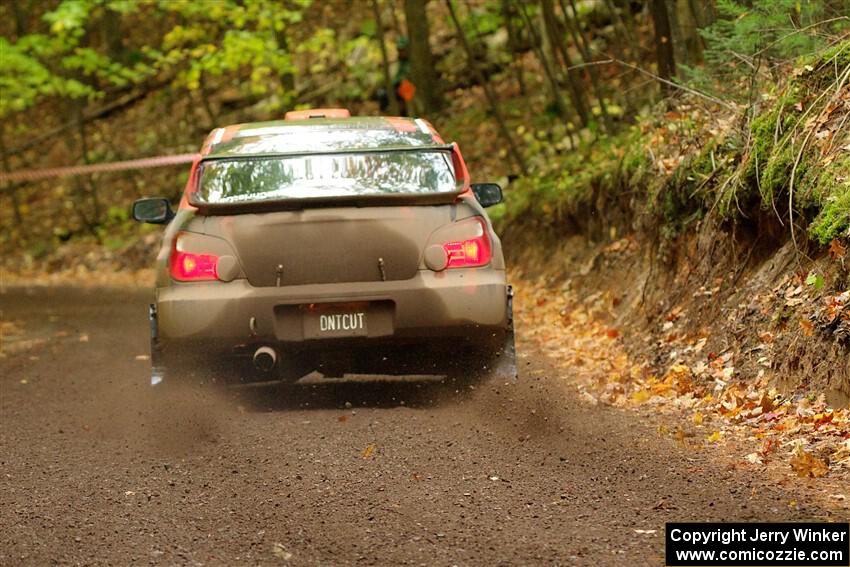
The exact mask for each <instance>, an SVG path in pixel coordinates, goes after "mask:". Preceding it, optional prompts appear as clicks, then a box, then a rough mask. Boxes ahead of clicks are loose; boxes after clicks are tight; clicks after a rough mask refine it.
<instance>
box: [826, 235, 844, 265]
mask: <svg viewBox="0 0 850 567" xmlns="http://www.w3.org/2000/svg"><path fill="white" fill-rule="evenodd" d="M829 255H830V257H831V258H832V259H833V260H838V259H839V258H843V257H844V256H846V255H847V247H846V246H844V245H843V244H841V242H839V241H838V239H837V238H833V239H832V242H830V243H829Z"/></svg>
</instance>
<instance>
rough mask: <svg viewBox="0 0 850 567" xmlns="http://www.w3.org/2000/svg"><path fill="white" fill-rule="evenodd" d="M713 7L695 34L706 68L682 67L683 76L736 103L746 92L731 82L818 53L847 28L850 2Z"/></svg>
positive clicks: (733, 2)
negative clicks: (702, 46) (711, 19)
mask: <svg viewBox="0 0 850 567" xmlns="http://www.w3.org/2000/svg"><path fill="white" fill-rule="evenodd" d="M716 7H717V19H716V21H715V22H714V23H713V24H711V25H710V26H708V27H706V28H704V29H702V30H700V33H701V35H702V36H703V39H704V41H705V45H706V47H705V49H704V51H703V56H704V59H705V63H706V65H705V66H702V67H686V66H682V70H683V71H684V74H683V76H684V78H685V79H686V80H689V81H691V82H692V83H693V84H695V85H697V86H699V87H701V88H703V89H707V90H713V89H719V90H721V91H723V92H724V94H725V96H727V97H732V98H737V99H739V100H743V99H745V98H746V97H747V96H749V95H750V92H749V89H748V88H746V86H745V85H742V84H741V83H739V82H738V81H736V80H735V79H740V78H744V77H748V76H751V75H754V74H757V73H759V72H763V71H769V72H771V73H773V72H774V71H775V68H776V65H777V64H778V63H779V62H780V61H786V62H787V61H793V60H795V59H797V58H799V57H801V56H810V55H811V54H814V53H817V52H820V51H822V50H824V49H825V48H827V47H829V45H830V44H831V43H833V41H834V40H835V38H838V37H840V36H842V35H844V34H846V33H847V31H848V30H850V0H837V1H835V2H820V1H814V0H751V1H744V0H717V6H716ZM730 79H732V81H731V82H730Z"/></svg>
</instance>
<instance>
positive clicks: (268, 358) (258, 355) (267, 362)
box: [254, 346, 277, 372]
mask: <svg viewBox="0 0 850 567" xmlns="http://www.w3.org/2000/svg"><path fill="white" fill-rule="evenodd" d="M276 364H277V351H276V350H275V349H273V348H272V347H270V346H261V347H260V348H258V349H257V351H256V352H255V353H254V367H255V368H256V369H257V370H259V371H260V372H271V371H272V370H273V369H274V367H275V365H276Z"/></svg>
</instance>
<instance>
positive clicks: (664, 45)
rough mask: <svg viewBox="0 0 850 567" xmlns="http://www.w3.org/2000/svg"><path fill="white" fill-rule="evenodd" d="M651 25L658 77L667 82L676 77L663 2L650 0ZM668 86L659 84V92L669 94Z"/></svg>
mask: <svg viewBox="0 0 850 567" xmlns="http://www.w3.org/2000/svg"><path fill="white" fill-rule="evenodd" d="M649 11H650V14H651V15H652V23H653V25H654V26H655V57H656V60H657V62H658V76H659V77H661V78H662V79H664V81H669V80H670V79H672V78H673V77H674V76H675V75H676V60H675V58H674V57H673V40H672V36H671V35H670V18H669V17H668V14H667V5H666V2H665V0H652V1H651V2H650V4H649ZM670 88H671V87H670V85H669V84H667V83H665V82H663V81H662V82H661V92H662V93H663V94H665V95H666V94H669V93H670Z"/></svg>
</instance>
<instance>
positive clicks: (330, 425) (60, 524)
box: [0, 288, 828, 566]
mask: <svg viewBox="0 0 850 567" xmlns="http://www.w3.org/2000/svg"><path fill="white" fill-rule="evenodd" d="M147 301H148V296H147V294H145V293H141V292H122V291H103V290H77V289H57V288H47V289H44V288H42V289H30V290H27V289H21V288H7V289H6V290H5V293H3V294H2V295H0V307H2V315H3V320H4V321H6V322H7V323H11V322H14V321H17V322H18V323H17V324H16V325H17V326H18V327H21V328H22V329H23V333H24V337H26V338H27V340H35V341H36V343H35V344H34V345H26V344H24V345H23V346H22V344H21V343H20V340H19V339H15V338H14V337H11V338H10V337H6V338H5V339H4V351H5V352H6V355H5V357H3V358H0V420H2V424H0V425H2V427H0V564H2V565H35V566H44V565H54V564H56V565H426V566H431V565H445V566H450V565H459V566H461V565H483V566H502V565H505V566H507V565H511V566H520V565H624V564H633V565H663V552H664V535H663V534H664V531H663V530H664V523H665V522H667V521H675V520H683V521H684V520H693V521H710V520H726V521H732V520H740V521H748V520H776V521H779V520H783V521H790V520H804V519H819V518H822V517H826V516H827V515H828V513H827V512H826V511H824V510H821V509H819V508H818V507H817V506H816V505H814V504H812V503H807V502H806V500H805V497H804V496H803V495H800V494H790V493H788V492H786V491H784V490H780V489H778V488H775V487H771V486H769V485H766V484H765V483H763V482H760V481H759V480H758V479H756V478H754V477H753V476H752V475H748V474H746V473H743V472H741V471H738V470H734V469H729V468H726V467H722V466H720V465H717V464H714V463H713V462H712V461H711V459H710V457H709V456H707V455H705V454H703V453H694V452H692V451H690V452H688V451H685V450H684V449H683V448H682V447H680V446H679V445H677V444H676V443H675V442H673V441H671V440H669V439H664V438H662V437H660V436H659V435H657V433H656V432H655V430H654V429H653V427H652V426H650V425H648V424H645V423H641V421H640V418H639V417H637V416H635V415H631V414H628V413H626V412H622V411H617V410H612V409H610V408H604V407H589V406H585V405H582V404H581V403H579V402H578V401H577V400H576V399H575V396H574V394H573V393H572V391H571V390H570V389H569V388H568V387H567V386H566V385H565V383H564V381H563V380H562V379H560V377H559V376H558V375H557V372H556V371H554V370H552V369H551V367H549V366H547V363H546V361H545V360H543V359H542V358H541V357H540V356H535V354H534V352H529V351H528V350H526V351H525V352H523V353H522V354H523V356H524V359H523V364H522V366H523V368H522V370H521V377H520V381H519V383H518V384H515V385H508V386H506V385H499V384H496V385H486V386H481V387H478V388H477V389H475V390H474V391H469V392H466V391H465V392H457V391H455V390H454V389H453V388H452V387H450V386H446V385H443V384H422V383H385V382H379V383H374V382H373V383H366V384H363V383H357V384H339V383H336V384H329V385H324V384H322V385H309V386H303V385H302V386H295V387H288V388H262V389H252V390H249V391H241V392H236V393H191V394H189V393H187V394H181V395H175V396H174V397H173V398H162V397H161V396H157V395H154V394H152V392H151V391H150V388H149V387H148V386H147V380H148V365H149V362H148V361H147V360H137V356H138V355H144V354H146V353H147V351H148V344H147V341H148V338H147V333H148V328H147V321H146V304H147ZM8 328H12V327H11V325H10V326H9V327H8ZM519 331H520V332H521V331H522V330H521V329H520V330H519ZM40 341H43V344H39V343H40ZM27 346H28V348H24V347H27ZM527 348H528V347H526V349H527ZM792 499H795V500H797V504H796V506H791V507H789V501H790V500H792ZM636 530H645V531H644V532H642V533H639V532H636ZM653 530H654V531H653Z"/></svg>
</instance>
